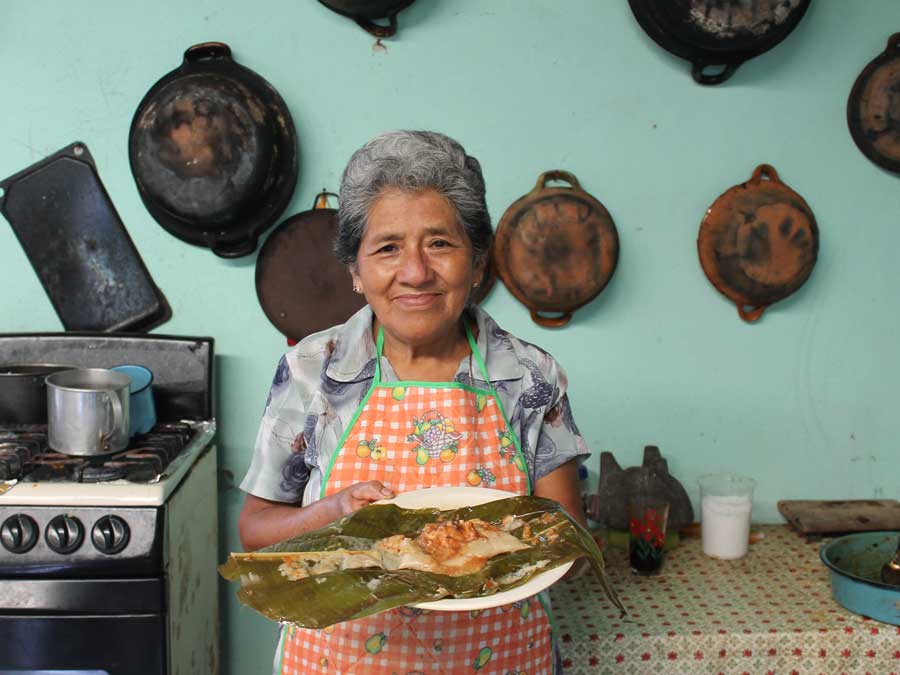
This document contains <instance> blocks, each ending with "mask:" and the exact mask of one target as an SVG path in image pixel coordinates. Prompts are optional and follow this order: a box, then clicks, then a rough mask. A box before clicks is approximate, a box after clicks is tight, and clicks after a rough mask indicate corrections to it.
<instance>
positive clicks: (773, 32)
mask: <svg viewBox="0 0 900 675" xmlns="http://www.w3.org/2000/svg"><path fill="white" fill-rule="evenodd" d="M809 3H810V0H662V1H661V0H628V4H630V5H631V11H632V12H633V13H634V17H635V18H636V19H637V21H638V23H639V24H640V25H641V28H643V29H644V31H645V32H646V33H647V35H649V36H650V37H651V38H653V41H654V42H656V43H657V44H658V45H659V46H660V47H662V48H663V49H665V50H667V51H669V52H671V53H672V54H675V56H680V57H681V58H683V59H687V60H688V61H690V62H691V76H692V77H693V78H694V80H695V81H696V82H698V83H699V84H720V83H722V82H724V81H725V80H727V79H728V78H729V77H731V76H732V75H734V72H735V71H736V70H737V69H738V66H740V65H741V64H742V63H743V62H744V61H747V60H748V59H752V58H753V57H754V56H759V55H760V54H762V53H763V52H766V51H768V50H770V49H772V47H774V46H775V45H777V44H778V43H779V42H781V41H782V40H784V39H785V38H786V37H787V36H788V35H789V34H790V32H791V31H792V30H794V28H795V27H796V26H797V24H798V23H799V22H800V19H802V18H803V15H804V14H805V13H806V10H807V8H808V7H809ZM708 68H709V69H710V72H706V69H708Z"/></svg>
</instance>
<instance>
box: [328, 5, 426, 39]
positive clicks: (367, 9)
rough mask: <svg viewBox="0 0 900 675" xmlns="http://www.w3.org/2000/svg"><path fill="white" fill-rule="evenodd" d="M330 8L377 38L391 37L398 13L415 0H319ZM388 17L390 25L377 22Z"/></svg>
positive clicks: (395, 27)
mask: <svg viewBox="0 0 900 675" xmlns="http://www.w3.org/2000/svg"><path fill="white" fill-rule="evenodd" d="M319 2H321V3H322V4H323V5H325V6H326V7H327V8H328V9H331V10H333V11H335V12H337V13H338V14H341V15H343V16H346V17H348V18H350V19H353V20H354V21H356V23H357V24H359V26H360V27H361V28H363V29H364V30H366V31H368V32H369V33H371V34H372V35H374V36H375V37H377V38H387V37H391V36H392V35H393V34H394V33H396V32H397V14H398V13H399V12H400V11H401V10H403V9H406V8H407V7H409V6H410V5H411V4H413V2H415V0H319ZM375 19H387V20H388V25H387V26H384V25H381V24H377V23H375Z"/></svg>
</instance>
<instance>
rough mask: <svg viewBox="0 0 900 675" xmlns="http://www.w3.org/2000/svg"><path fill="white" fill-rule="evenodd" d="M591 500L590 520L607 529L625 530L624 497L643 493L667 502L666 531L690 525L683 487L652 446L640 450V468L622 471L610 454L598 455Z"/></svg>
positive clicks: (691, 516)
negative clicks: (596, 482)
mask: <svg viewBox="0 0 900 675" xmlns="http://www.w3.org/2000/svg"><path fill="white" fill-rule="evenodd" d="M598 492H599V494H598V495H597V496H596V497H594V499H593V501H594V507H593V508H592V509H591V513H590V517H591V519H592V520H595V521H597V522H598V523H601V524H603V525H606V526H607V527H612V528H615V529H618V530H627V529H628V497H629V495H631V494H636V493H639V492H640V493H646V494H652V495H654V496H660V497H663V498H665V499H666V500H667V501H668V502H669V520H668V521H667V522H668V528H669V530H677V529H679V528H682V527H685V526H686V525H690V524H691V523H692V522H694V509H693V507H692V506H691V500H690V498H689V497H688V495H687V492H685V489H684V487H682V485H681V483H679V482H678V480H677V479H675V478H674V477H673V476H672V475H671V474H670V473H669V466H668V464H667V463H666V460H665V459H664V458H663V456H662V455H661V454H660V452H659V448H658V447H656V446H655V445H648V446H646V447H645V448H644V461H643V464H641V466H631V467H628V468H627V469H622V467H620V466H619V463H618V462H617V461H616V458H615V457H613V454H612V453H611V452H603V453H601V454H600V487H599V490H598Z"/></svg>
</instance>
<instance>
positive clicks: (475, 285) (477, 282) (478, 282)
mask: <svg viewBox="0 0 900 675" xmlns="http://www.w3.org/2000/svg"><path fill="white" fill-rule="evenodd" d="M480 283H481V282H480V281H476V282H475V283H474V284H472V288H478V284H480Z"/></svg>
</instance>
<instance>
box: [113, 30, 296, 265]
mask: <svg viewBox="0 0 900 675" xmlns="http://www.w3.org/2000/svg"><path fill="white" fill-rule="evenodd" d="M128 155H129V159H130V162H131V172H132V174H133V175H134V180H135V182H136V183H137V187H138V192H139V193H140V195H141V199H142V200H143V202H144V205H145V206H146V207H147V210H148V211H149V212H150V215H152V216H153V218H154V219H156V221H157V222H158V223H159V224H160V225H162V226H163V228H165V229H166V230H167V231H168V232H169V233H171V234H173V235H175V236H176V237H178V238H179V239H182V240H184V241H186V242H189V243H191V244H196V245H199V246H208V247H209V248H211V249H212V251H213V253H215V254H216V255H218V256H221V257H223V258H236V257H239V256H244V255H249V254H250V253H252V252H253V251H254V250H255V249H256V243H257V239H258V237H259V235H260V234H261V233H262V232H264V231H265V230H266V229H268V228H269V227H271V226H272V225H274V224H275V221H276V220H277V219H278V217H279V216H280V215H281V212H282V211H284V209H285V207H286V206H287V204H288V202H289V201H290V199H291V195H292V194H293V192H294V185H295V184H296V182H297V173H298V169H297V137H296V132H295V131H294V123H293V121H292V119H291V114H290V112H289V111H288V108H287V105H286V104H285V102H284V100H283V99H282V98H281V96H279V94H278V92H277V91H275V89H274V88H273V87H272V85H270V84H269V83H268V82H266V80H264V79H263V78H262V77H260V75H258V74H257V73H255V72H253V71H252V70H250V69H249V68H245V67H244V66H242V65H240V64H239V63H237V62H236V61H235V60H234V59H233V58H232V57H231V49H230V48H229V47H228V45H226V44H223V43H221V42H207V43H204V44H199V45H195V46H193V47H190V48H189V49H188V50H187V51H186V52H185V54H184V60H183V62H182V64H181V65H180V66H179V67H178V68H176V69H175V70H173V71H171V72H170V73H169V74H167V75H165V76H164V77H163V78H162V79H160V80H159V81H158V82H157V83H156V84H154V85H153V87H151V89H150V91H148V92H147V94H146V95H145V96H144V99H143V100H142V101H141V103H140V105H139V106H138V108H137V111H136V112H135V114H134V119H133V120H132V123H131V132H130V135H129V139H128Z"/></svg>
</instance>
